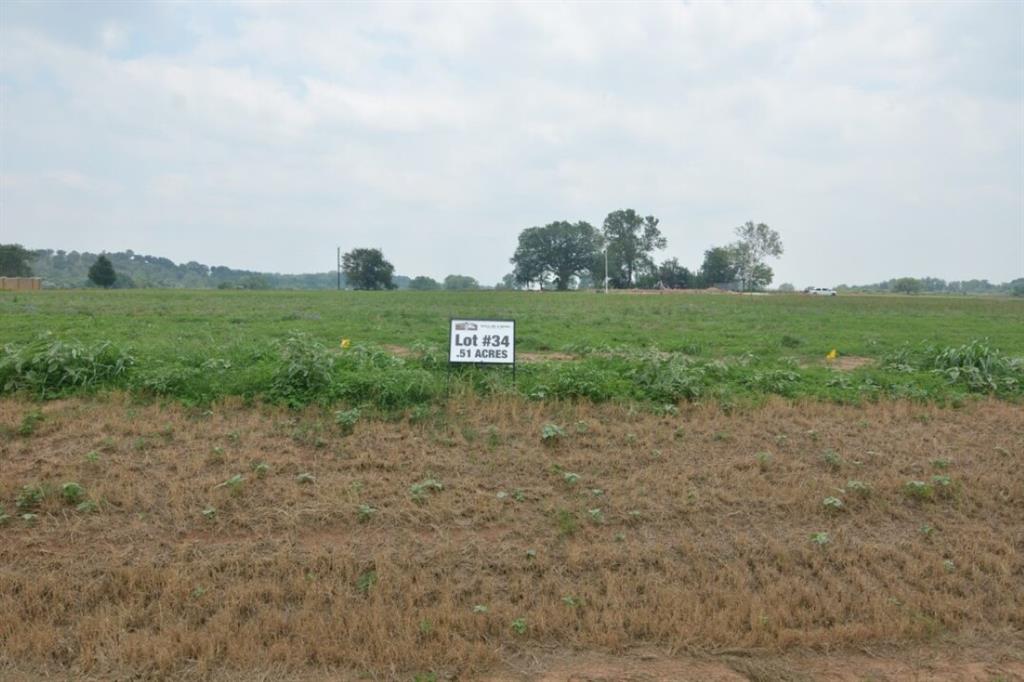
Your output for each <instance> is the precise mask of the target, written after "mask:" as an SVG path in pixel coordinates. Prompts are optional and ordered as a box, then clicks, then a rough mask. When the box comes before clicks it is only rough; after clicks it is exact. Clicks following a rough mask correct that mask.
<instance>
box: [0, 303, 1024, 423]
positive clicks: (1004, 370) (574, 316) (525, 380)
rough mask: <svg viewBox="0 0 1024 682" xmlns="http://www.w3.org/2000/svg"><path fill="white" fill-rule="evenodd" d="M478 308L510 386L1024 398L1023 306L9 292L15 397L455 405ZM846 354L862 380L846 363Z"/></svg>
mask: <svg viewBox="0 0 1024 682" xmlns="http://www.w3.org/2000/svg"><path fill="white" fill-rule="evenodd" d="M476 315H479V316H487V317H511V318H514V319H516V320H517V330H518V332H517V333H518V337H519V338H518V348H517V350H518V353H519V357H520V358H521V359H523V360H524V361H525V362H524V363H523V364H522V366H521V367H520V371H519V373H518V382H517V384H516V385H515V386H514V387H513V386H512V382H511V377H510V374H509V373H507V372H505V373H502V372H495V371H487V372H475V371H464V372H459V373H457V374H456V376H455V383H456V384H458V383H469V384H471V385H473V386H474V387H475V388H476V389H477V390H478V391H480V392H485V393H494V392H508V391H515V392H517V393H519V394H520V395H524V396H527V397H533V398H539V399H545V398H568V399H575V398H585V399H588V400H591V401H598V402H600V401H606V400H618V399H625V400H636V401H640V402H645V403H652V404H672V403H675V402H677V401H679V400H699V399H705V398H710V399H713V400H715V401H717V402H719V403H736V402H739V403H744V402H751V401H755V402H756V401H757V400H759V399H761V398H763V397H764V396H769V395H782V396H785V397H791V398H794V397H801V396H808V397H815V398H822V399H827V400H832V401H838V402H845V403H850V402H862V401H873V400H877V399H881V398H910V399H915V400H932V401H940V402H950V401H951V402H957V401H960V400H962V399H963V398H964V396H966V395H968V394H995V395H999V396H1000V397H1004V398H1011V399H1017V400H1019V399H1020V398H1021V397H1022V396H1024V364H1022V360H1021V358H1022V357H1024V300H1019V299H1016V300H1015V299H999V298H993V299H968V298H940V297H936V298H923V297H921V298H916V297H898V296H889V297H886V296H874V297H868V296H863V297H839V298H835V299H832V298H813V297H804V296H801V295H789V296H756V297H755V296H730V295H714V294H665V295H647V296H634V295H610V296H603V295H597V294H593V293H566V294H556V293H546V294H537V293H499V292H470V293H451V292H438V293H421V292H390V293H351V292H345V293H337V292H317V293H309V292H302V293H294V292H261V293H253V292H177V291H167V290H160V291H111V292H105V291H82V292H66V291H44V292H34V294H33V295H25V294H22V295H4V296H0V340H2V341H3V342H4V343H6V344H7V346H6V350H5V352H4V355H3V356H0V390H3V391H4V392H7V393H12V392H14V393H19V392H20V393H24V394H34V395H37V396H41V397H53V396H64V395H69V394H74V393H82V392H90V391H94V390H97V389H102V388H121V389H127V390H130V391H132V392H134V393H136V394H141V395H150V396H165V397H171V398H176V399H179V400H185V401H188V402H191V403H194V404H199V403H209V402H210V401H212V400H215V399H218V398H222V397H225V396H241V397H244V398H247V399H259V400H263V401H269V402H279V403H287V404H290V405H293V406H295V405H302V404H307V403H311V402H315V403H349V404H352V405H364V406H369V407H374V408H381V409H384V410H392V409H405V408H409V407H412V406H415V405H420V404H426V403H435V402H438V401H443V399H444V397H445V395H446V392H447V391H446V389H447V388H448V386H447V379H448V377H447V376H446V366H445V359H446V356H445V352H444V351H445V349H444V345H445V344H446V342H447V320H448V318H449V317H452V316H476ZM44 333H50V334H52V336H51V337H41V336H40V335H41V334H44ZM342 338H347V339H350V340H351V342H352V344H353V348H352V349H351V350H350V352H347V353H341V352H339V349H338V345H339V342H340V340H341V339H342ZM69 342H70V343H69ZM832 349H835V350H836V351H837V353H838V358H837V360H836V363H835V364H836V367H837V368H839V369H847V370H849V369H852V370H854V371H852V372H849V373H842V374H837V373H836V372H834V371H831V370H832V369H835V368H832V367H827V366H826V362H825V356H826V354H827V353H829V352H830V351H831V350H832ZM545 360H551V362H544V361H545ZM567 361H571V362H567Z"/></svg>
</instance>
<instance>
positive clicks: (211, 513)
mask: <svg viewBox="0 0 1024 682" xmlns="http://www.w3.org/2000/svg"><path fill="white" fill-rule="evenodd" d="M202 514H203V517H204V518H206V519H207V520H209V521H212V520H213V519H215V518H217V510H216V509H214V508H213V507H207V508H206V509H204V510H203V512H202Z"/></svg>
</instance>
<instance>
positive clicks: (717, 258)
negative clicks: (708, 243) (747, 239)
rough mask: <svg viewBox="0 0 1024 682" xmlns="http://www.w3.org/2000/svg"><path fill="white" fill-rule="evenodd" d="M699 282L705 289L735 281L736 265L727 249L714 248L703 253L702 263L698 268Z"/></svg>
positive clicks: (721, 247) (722, 247)
mask: <svg viewBox="0 0 1024 682" xmlns="http://www.w3.org/2000/svg"><path fill="white" fill-rule="evenodd" d="M700 280H701V283H702V284H703V285H704V286H706V287H712V286H715V285H716V284H728V283H731V282H735V281H736V265H735V263H734V259H733V256H732V254H731V253H730V251H729V249H728V248H727V247H724V246H715V247H712V248H710V249H708V250H707V251H705V252H704V263H703V264H702V265H701V266H700Z"/></svg>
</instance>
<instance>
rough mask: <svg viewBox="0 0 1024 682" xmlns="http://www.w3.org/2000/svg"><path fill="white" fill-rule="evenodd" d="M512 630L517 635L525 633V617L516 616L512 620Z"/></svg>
mask: <svg viewBox="0 0 1024 682" xmlns="http://www.w3.org/2000/svg"><path fill="white" fill-rule="evenodd" d="M512 632H514V633H516V634H517V635H525V634H526V619H525V618H516V619H515V620H514V621H512Z"/></svg>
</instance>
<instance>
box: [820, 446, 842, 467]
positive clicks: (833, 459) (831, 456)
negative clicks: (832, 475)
mask: <svg viewBox="0 0 1024 682" xmlns="http://www.w3.org/2000/svg"><path fill="white" fill-rule="evenodd" d="M821 461H822V462H824V463H825V466H827V467H828V468H829V469H831V470H832V471H838V470H839V468H840V467H842V466H843V458H842V457H840V456H839V453H838V452H836V451H835V450H826V451H825V452H823V453H821Z"/></svg>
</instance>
